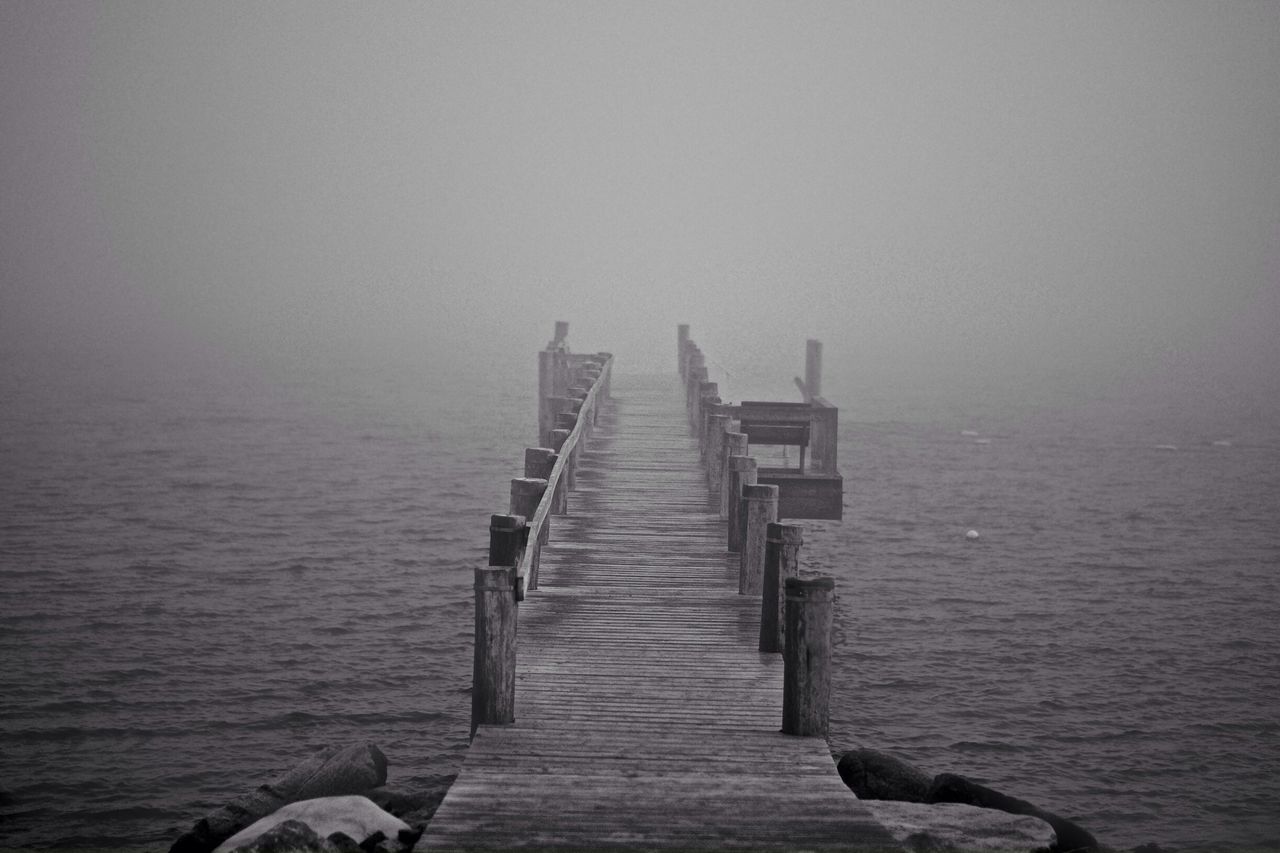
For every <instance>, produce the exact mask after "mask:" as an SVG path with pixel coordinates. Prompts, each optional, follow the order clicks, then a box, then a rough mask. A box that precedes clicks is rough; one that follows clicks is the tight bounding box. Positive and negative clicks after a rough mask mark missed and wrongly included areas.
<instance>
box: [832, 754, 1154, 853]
mask: <svg viewBox="0 0 1280 853" xmlns="http://www.w3.org/2000/svg"><path fill="white" fill-rule="evenodd" d="M834 757H835V758H836V768H837V769H838V770H839V771H840V778H841V779H842V780H844V783H845V785H847V786H848V787H849V789H850V790H851V791H853V793H854V795H855V796H857V797H858V799H859V800H862V801H863V802H864V804H866V805H867V806H868V807H870V809H871V811H872V814H874V815H875V816H876V818H877V819H878V820H879V821H880V822H881V823H882V824H884V825H885V827H886V828H887V829H889V831H890V832H891V833H893V834H894V837H895V840H897V841H898V842H899V843H901V844H903V846H904V847H906V848H907V849H908V850H912V851H921V853H923V851H934V850H970V849H998V850H1014V849H1024V850H1030V851H1037V852H1038V851H1047V853H1113V852H1112V851H1111V848H1108V847H1105V846H1103V845H1101V844H1099V843H1098V840H1097V839H1096V838H1094V836H1093V834H1092V833H1090V832H1089V831H1088V830H1086V829H1084V828H1083V827H1081V826H1080V825H1079V824H1077V823H1075V822H1073V821H1070V820H1067V819H1066V818H1064V817H1061V816H1059V815H1057V814H1054V813H1053V812H1050V811H1047V810H1045V809H1042V808H1040V807H1039V806H1036V805H1034V804H1032V803H1029V802H1027V801H1026V800H1021V799H1018V798H1017V797H1011V796H1009V795H1008V794H1004V793H1001V792H1000V791H997V790H995V789H994V788H989V787H987V786H985V785H980V784H978V783H977V782H974V781H972V780H971V779H966V778H965V777H964V776H960V775H958V774H955V773H939V774H937V775H933V776H931V775H929V774H928V773H926V772H925V771H923V770H921V769H920V768H918V767H915V766H914V765H912V764H909V763H908V762H906V761H903V760H902V759H900V758H897V757H895V756H893V755H890V754H888V753H885V752H881V751H879V750H875V749H855V750H851V751H849V752H846V753H844V754H842V755H836V756H834ZM965 810H972V811H971V812H966V811H965ZM973 812H985V813H986V816H982V815H977V814H974V813H973ZM992 814H1001V815H1005V816H1007V818H1008V819H1006V818H992V817H991V815H992ZM1039 827H1043V828H1045V829H1048V830H1050V836H1049V840H1048V841H1047V843H1037V844H1033V845H1032V846H1030V847H1027V846H1025V844H1026V842H1028V841H1032V840H1033V839H1035V838H1037V837H1043V829H1040V828H1039ZM1133 853H1173V851H1171V850H1169V849H1167V848H1161V847H1160V846H1159V845H1158V844H1154V843H1148V844H1143V845H1141V846H1139V847H1135V848H1133Z"/></svg>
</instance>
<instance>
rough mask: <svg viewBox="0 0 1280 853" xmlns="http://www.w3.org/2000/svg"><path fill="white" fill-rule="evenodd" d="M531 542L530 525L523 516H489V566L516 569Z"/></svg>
mask: <svg viewBox="0 0 1280 853" xmlns="http://www.w3.org/2000/svg"><path fill="white" fill-rule="evenodd" d="M528 541H529V525H528V524H527V523H526V519H525V517H524V516H523V515H491V516H489V565H491V566H510V567H512V568H515V565H516V563H518V562H519V561H520V552H521V551H523V550H524V549H525V547H526V545H527V544H528Z"/></svg>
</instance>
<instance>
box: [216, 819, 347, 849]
mask: <svg viewBox="0 0 1280 853" xmlns="http://www.w3.org/2000/svg"><path fill="white" fill-rule="evenodd" d="M290 851H298V853H337V851H338V847H337V845H335V844H334V843H333V842H331V841H329V839H327V838H321V837H320V836H319V835H317V834H316V831H315V830H314V829H312V828H311V827H309V826H307V825H306V824H305V823H303V822H302V821H298V820H286V821H285V822H284V823H282V824H280V825H279V826H275V827H272V828H271V830H270V831H269V832H264V833H263V834H262V835H259V836H258V837H257V838H255V839H254V841H253V843H252V844H250V845H248V846H246V847H241V848H239V853H290Z"/></svg>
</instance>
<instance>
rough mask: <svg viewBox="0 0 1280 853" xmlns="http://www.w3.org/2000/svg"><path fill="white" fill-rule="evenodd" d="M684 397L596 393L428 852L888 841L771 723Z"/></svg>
mask: <svg viewBox="0 0 1280 853" xmlns="http://www.w3.org/2000/svg"><path fill="white" fill-rule="evenodd" d="M685 404H686V400H685V395H684V389H683V388H682V387H681V385H680V383H679V380H678V379H677V378H676V377H675V376H645V377H640V376H616V377H614V378H613V380H612V389H611V394H610V396H609V398H608V399H605V400H603V401H601V402H599V404H598V405H599V409H598V415H597V424H596V426H595V430H594V432H593V434H592V435H591V437H590V440H589V441H587V442H586V443H585V444H584V445H582V446H581V447H580V448H579V457H578V459H577V461H576V466H575V468H576V470H575V479H576V484H575V488H574V491H572V492H571V493H570V495H569V498H568V510H567V514H565V515H555V516H554V517H553V518H552V519H551V525H552V530H551V536H550V540H549V542H548V543H547V544H546V545H544V546H543V547H542V549H541V554H540V568H538V570H537V575H536V589H532V588H531V590H530V592H529V593H528V595H527V596H526V597H525V599H524V600H523V601H522V602H521V603H520V604H519V605H518V610H519V620H518V621H519V626H518V641H517V653H516V675H515V697H516V698H515V721H514V723H511V724H509V725H501V726H499V725H480V726H479V727H478V729H477V731H476V734H475V738H474V740H473V742H472V744H471V747H470V750H469V752H468V754H467V757H466V760H465V763H464V765H463V768H462V772H461V774H460V775H459V777H458V779H457V781H456V782H454V784H453V787H452V788H451V789H450V791H449V793H448V796H447V797H446V799H445V801H444V803H443V804H442V805H441V807H440V809H439V810H438V811H437V812H436V814H435V817H434V818H433V819H432V820H431V822H430V825H429V827H428V830H427V836H426V839H425V842H426V847H427V849H429V850H463V849H486V850H499V849H512V848H542V849H546V848H561V849H564V848H578V849H600V848H615V849H617V848H630V849H654V848H667V849H673V848H674V849H688V848H716V849H726V848H727V849H735V848H736V849H750V850H765V849H786V850H797V849H855V850H870V849H887V848H894V847H895V845H894V844H893V842H892V840H891V838H890V836H889V835H888V834H887V833H886V832H885V831H884V830H883V829H882V828H881V827H880V826H879V825H878V824H876V822H875V820H874V819H873V818H872V817H871V815H870V813H869V812H868V811H867V810H866V808H865V807H864V806H863V805H861V804H860V803H859V801H858V800H857V799H856V798H855V797H854V796H853V794H852V793H851V792H850V791H849V790H848V788H846V787H845V785H844V784H843V783H842V782H841V780H840V777H839V776H838V774H837V773H836V768H835V764H834V762H833V761H832V759H831V756H830V753H829V752H828V747H827V743H826V741H825V739H824V738H822V737H798V736H791V735H784V734H781V733H780V731H779V729H780V723H781V715H782V701H783V699H782V696H783V659H782V657H781V656H780V655H777V654H762V653H759V652H758V651H757V650H756V649H757V639H758V634H759V624H760V607H761V603H760V601H761V600H760V597H759V595H758V594H757V595H740V594H739V593H738V586H739V557H738V554H736V553H726V551H725V522H724V521H722V520H721V518H720V513H719V506H718V503H713V502H712V501H711V500H709V499H708V497H707V482H706V474H705V472H704V471H703V469H702V467H701V466H700V464H699V443H698V440H697V439H696V438H694V437H691V436H690V435H689V429H688V416H687V414H686V405H685Z"/></svg>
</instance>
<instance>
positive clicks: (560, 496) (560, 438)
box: [551, 429, 569, 515]
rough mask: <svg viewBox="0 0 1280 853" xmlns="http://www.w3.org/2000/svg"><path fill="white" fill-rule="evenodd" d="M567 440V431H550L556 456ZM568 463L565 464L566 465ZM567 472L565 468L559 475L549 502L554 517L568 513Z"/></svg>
mask: <svg viewBox="0 0 1280 853" xmlns="http://www.w3.org/2000/svg"><path fill="white" fill-rule="evenodd" d="M568 440H569V430H567V429H553V430H552V431H551V446H552V448H554V449H555V451H556V455H557V456H559V455H560V448H562V447H564V443H565V442H566V441H568ZM567 464H568V463H566V465H567ZM568 479H569V471H568V468H567V467H566V468H565V469H563V473H562V474H561V475H560V479H559V480H557V481H556V491H555V494H554V495H553V496H552V500H551V511H552V512H554V513H555V514H556V515H564V514H565V513H567V512H568V511H569V484H568V482H567V480H568Z"/></svg>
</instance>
